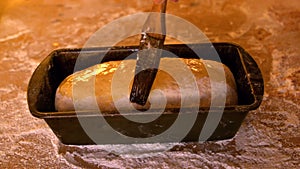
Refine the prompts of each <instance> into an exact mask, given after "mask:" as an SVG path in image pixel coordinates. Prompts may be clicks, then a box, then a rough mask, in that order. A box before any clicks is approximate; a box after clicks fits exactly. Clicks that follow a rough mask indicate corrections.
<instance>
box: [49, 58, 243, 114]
mask: <svg viewBox="0 0 300 169" xmlns="http://www.w3.org/2000/svg"><path fill="white" fill-rule="evenodd" d="M135 64H136V60H123V61H110V62H105V63H102V64H97V65H95V66H92V67H89V68H87V69H84V70H82V71H79V72H75V73H73V74H71V75H69V76H68V77H67V78H66V79H64V81H63V82H62V83H61V84H60V85H59V87H58V88H57V91H56V96H55V108H56V110H57V111H72V110H74V109H75V108H74V105H75V107H76V110H95V109H98V108H100V110H101V112H102V113H103V112H106V113H113V112H116V111H117V110H120V109H123V110H126V109H128V110H132V109H133V108H134V109H149V108H150V107H151V106H156V108H160V107H161V106H163V107H166V108H179V107H180V106H181V105H182V101H183V99H185V103H186V104H185V106H186V105H187V106H188V107H189V106H195V105H194V104H195V102H193V99H197V97H198V98H199V99H200V100H198V101H197V104H198V105H197V106H201V107H209V106H210V105H211V101H212V100H213V101H215V100H217V102H220V99H223V102H225V105H236V104H237V102H238V96H237V89H236V83H235V80H234V77H233V74H232V72H231V71H230V69H229V68H228V67H227V66H225V65H224V64H222V63H220V62H216V61H211V60H202V59H182V58H162V59H161V61H160V66H159V69H160V70H159V71H158V72H157V76H156V78H155V80H154V83H153V86H152V88H151V93H150V96H149V98H148V101H147V103H146V105H145V106H141V105H137V104H135V103H130V101H129V94H130V91H131V86H132V82H133V77H134V70H135ZM161 68H162V69H161ZM166 70H167V71H166ZM224 73H225V76H224ZM189 75H192V76H193V78H192V81H191V78H188V77H191V76H189ZM178 81H181V82H184V83H178ZM193 84H194V86H196V87H198V91H197V90H194V89H195V88H192V86H193ZM224 85H225V86H224ZM181 91H182V92H181ZM198 92H199V93H198ZM212 93H213V94H212ZM212 96H214V97H213V98H212ZM149 101H150V102H149ZM189 103H191V104H189ZM192 103H193V104H192ZM221 103H222V101H221ZM223 105H224V104H223Z"/></svg>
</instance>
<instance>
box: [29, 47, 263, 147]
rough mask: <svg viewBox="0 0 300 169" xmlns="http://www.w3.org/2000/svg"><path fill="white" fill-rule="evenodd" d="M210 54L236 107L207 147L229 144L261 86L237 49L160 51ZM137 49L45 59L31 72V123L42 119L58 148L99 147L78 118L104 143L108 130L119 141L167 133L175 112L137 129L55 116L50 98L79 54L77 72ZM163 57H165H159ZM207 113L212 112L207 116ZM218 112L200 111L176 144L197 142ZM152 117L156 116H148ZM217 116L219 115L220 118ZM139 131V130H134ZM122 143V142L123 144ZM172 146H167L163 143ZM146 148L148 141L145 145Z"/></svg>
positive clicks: (124, 123) (117, 120) (59, 53)
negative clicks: (230, 81)
mask: <svg viewBox="0 0 300 169" xmlns="http://www.w3.org/2000/svg"><path fill="white" fill-rule="evenodd" d="M212 48H214V49H215V51H216V52H217V53H218V55H219V57H220V59H221V62H222V63H223V64H225V65H227V66H228V67H229V68H230V70H231V71H232V73H233V75H234V78H235V80H236V84H237V90H238V98H239V99H238V104H237V105H232V106H227V107H225V108H224V110H221V111H222V112H221V113H222V117H221V120H220V121H219V123H218V125H217V127H216V129H215V130H214V132H213V134H212V135H211V136H210V137H209V138H208V140H210V141H214V140H223V139H229V138H232V137H234V136H235V134H236V133H237V131H238V130H239V128H240V126H241V124H242V122H243V120H244V118H245V117H246V115H247V114H248V113H249V111H251V110H255V109H257V108H258V107H259V105H260V104H261V102H262V98H263V93H264V82H263V78H262V74H261V71H260V69H259V67H258V66H257V64H256V62H255V61H254V59H253V58H252V57H251V56H250V55H249V53H247V52H246V51H245V50H244V49H243V48H242V47H240V46H239V45H236V44H232V43H212V44H191V45H183V44H171V45H165V47H164V50H166V51H169V52H171V53H173V54H175V55H176V56H178V57H183V58H197V57H198V56H197V55H196V53H195V51H198V52H197V53H200V54H201V52H202V51H203V54H201V55H200V57H201V58H203V59H210V58H209V52H205V51H210V50H211V49H212ZM137 51H138V46H125V47H122V46H120V47H107V48H105V47H103V48H79V49H58V50H55V51H53V52H52V53H50V54H49V55H48V56H47V57H46V58H45V59H44V60H43V61H42V62H41V63H40V65H39V66H38V67H37V68H36V70H35V71H34V73H33V74H32V77H31V79H30V82H29V85H28V93H27V101H28V106H29V110H30V112H31V114H32V115H33V116H34V117H37V118H40V119H44V120H45V121H46V123H47V124H48V125H49V127H50V128H51V129H52V131H53V132H54V133H55V135H56V136H57V138H58V139H59V140H60V141H61V142H62V143H63V144H71V145H89V144H99V142H98V141H95V140H93V139H92V138H90V136H89V135H88V134H87V133H86V132H85V130H84V128H83V127H82V125H81V123H80V121H79V118H81V119H84V120H85V121H87V122H88V123H89V124H90V125H91V126H93V127H94V129H95V130H97V133H98V134H99V136H100V137H102V138H106V137H109V136H108V135H109V134H110V133H107V132H108V131H107V130H106V129H107V127H108V126H107V125H110V126H109V127H112V128H114V129H115V130H116V131H117V133H119V134H120V135H124V136H126V137H127V136H130V137H136V138H147V137H150V136H153V135H157V134H160V133H162V132H164V131H165V130H167V129H168V128H169V127H170V126H171V125H172V124H173V122H174V120H176V118H177V116H178V113H179V110H176V109H174V110H168V111H166V113H163V114H161V115H160V117H159V118H158V119H156V120H154V121H152V122H149V123H147V124H139V123H135V122H133V121H130V120H128V119H127V118H126V116H127V115H121V114H119V113H117V112H116V113H113V114H99V113H97V112H93V111H82V112H80V113H78V112H77V113H76V112H75V111H69V112H58V111H56V110H55V107H54V99H55V92H56V89H57V87H58V86H59V84H60V83H61V82H62V81H63V80H64V78H66V77H67V76H68V75H70V74H72V73H73V71H74V66H75V63H76V60H77V59H78V56H79V54H80V55H81V56H82V55H83V56H84V57H81V58H80V59H84V61H83V62H82V63H85V64H84V65H82V66H81V67H80V69H84V68H87V67H89V66H92V65H95V64H98V63H99V60H101V62H107V61H113V60H123V59H124V58H126V57H128V56H129V55H132V54H133V55H134V53H136V52H137ZM164 57H168V56H164ZM209 110H211V111H209ZM212 110H215V111H218V109H217V108H216V109H214V108H209V107H200V108H199V111H198V112H197V115H196V119H195V122H194V124H193V127H192V128H191V130H190V131H189V132H188V133H187V134H186V135H185V136H184V137H183V139H181V140H180V141H182V142H197V141H199V135H200V133H201V130H202V127H203V125H204V123H205V120H206V118H207V115H208V113H213V112H214V111H212ZM153 113H155V112H153ZM219 113H220V112H219ZM150 115H151V113H150V114H149V113H148V114H143V113H142V114H139V113H132V114H130V112H129V114H128V116H150ZM97 117H103V118H104V119H105V120H106V122H107V123H102V124H99V121H98V120H97ZM140 128H143V130H142V131H141V130H139V129H140ZM124 140H125V139H124ZM168 141H170V142H172V140H168ZM146 142H147V141H146ZM102 143H103V144H122V143H126V144H127V143H130V142H126V141H124V142H123V141H120V140H118V141H114V139H113V138H108V139H103V141H102V142H101V143H100V144H102Z"/></svg>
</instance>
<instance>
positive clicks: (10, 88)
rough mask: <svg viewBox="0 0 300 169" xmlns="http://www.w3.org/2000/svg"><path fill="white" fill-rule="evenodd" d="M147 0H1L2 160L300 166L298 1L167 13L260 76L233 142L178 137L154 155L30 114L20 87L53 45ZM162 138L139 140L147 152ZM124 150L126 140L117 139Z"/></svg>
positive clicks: (76, 40) (10, 164)
mask: <svg viewBox="0 0 300 169" xmlns="http://www.w3.org/2000/svg"><path fill="white" fill-rule="evenodd" d="M149 5H151V1H150V0H111V1H106V0H89V1H86V0H65V1H59V0H51V1H50V0H44V1H40V0H31V1H25V0H12V1H1V2H0V10H1V11H0V15H1V16H0V17H1V21H0V51H1V55H0V78H1V80H0V100H1V102H0V114H1V116H0V118H1V120H0V140H1V142H0V168H81V167H83V168H105V167H107V168H110V167H112V168H125V167H126V168H145V167H148V168H300V164H299V163H300V162H299V161H300V132H299V131H300V121H299V120H300V106H299V105H300V100H299V98H300V87H299V86H300V67H299V63H300V48H299V44H300V1H299V0H285V1H282V0H266V1H261V0H215V1H214V0H182V1H181V2H179V3H170V5H169V7H168V12H169V13H170V14H174V15H177V16H180V17H182V18H184V19H186V20H188V21H190V22H191V23H193V24H195V25H196V26H197V27H199V28H200V29H201V30H202V31H203V32H204V33H205V34H206V35H207V36H208V37H209V38H210V39H211V41H213V42H224V41H227V42H235V43H238V44H240V45H241V46H242V47H243V48H245V49H247V50H248V51H249V52H250V53H251V55H252V56H253V57H254V59H255V60H256V61H257V63H258V65H259V66H260V68H261V70H262V72H263V76H264V79H265V96H264V100H263V102H262V105H261V106H260V108H259V109H257V110H255V111H252V112H250V113H249V114H248V116H247V117H246V119H245V121H244V122H243V125H242V126H241V128H240V130H239V132H238V133H237V135H236V136H235V137H234V138H233V139H230V140H225V141H219V142H207V143H187V144H178V145H175V146H174V147H173V149H172V150H170V151H168V152H164V153H160V154H157V155H154V156H151V157H140V158H133V157H131V156H119V155H116V154H114V153H110V152H108V151H107V150H108V149H109V147H103V146H102V147H99V146H98V147H97V146H92V147H80V146H65V145H62V144H60V143H59V141H58V140H57V138H56V136H55V135H54V134H53V133H52V131H51V130H50V128H49V127H48V126H47V125H46V123H45V122H44V121H43V120H41V119H37V118H34V117H32V116H31V114H30V112H29V110H28V107H27V102H26V90H27V85H28V81H29V79H30V76H31V74H32V72H33V71H34V69H35V68H36V66H37V65H38V64H39V63H40V62H41V61H42V60H43V59H44V58H45V57H46V56H47V55H48V54H49V53H50V52H51V51H52V50H54V49H57V48H73V47H81V46H82V45H83V44H84V43H85V42H86V40H87V39H88V38H89V36H90V35H92V34H93V33H94V32H95V31H96V30H98V29H99V28H101V27H102V26H104V25H105V24H107V23H109V22H111V21H113V20H115V19H117V18H119V17H121V16H125V15H128V14H134V13H137V12H141V11H149V9H150V6H149ZM157 146H160V145H145V147H144V148H145V152H147V150H148V151H149V149H153V147H157ZM123 148H124V147H123Z"/></svg>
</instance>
